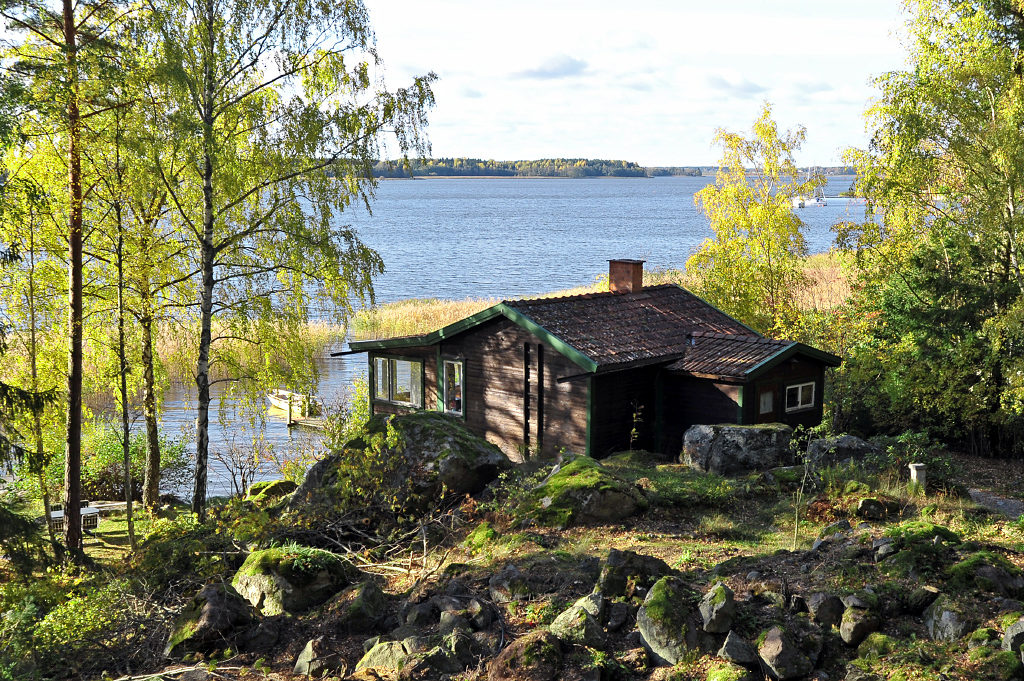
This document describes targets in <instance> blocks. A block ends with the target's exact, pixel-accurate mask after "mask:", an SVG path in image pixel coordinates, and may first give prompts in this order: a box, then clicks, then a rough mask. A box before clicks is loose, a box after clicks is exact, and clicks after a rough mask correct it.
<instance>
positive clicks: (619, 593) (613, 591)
mask: <svg viewBox="0 0 1024 681" xmlns="http://www.w3.org/2000/svg"><path fill="white" fill-rule="evenodd" d="M672 572H673V570H672V568H670V567H669V566H668V563H666V562H665V561H663V560H662V559H660V558H655V557H654V556H645V555H643V554H639V553H634V552H633V551H619V550H618V549H611V550H609V551H608V558H607V559H606V560H605V561H604V564H603V565H602V566H601V574H600V576H599V577H598V579H597V589H598V590H599V591H600V592H601V593H602V594H603V595H604V596H605V597H606V598H618V597H627V598H631V597H632V596H633V595H634V594H635V593H636V591H637V590H638V589H639V590H640V593H639V595H641V596H642V595H644V594H646V593H647V590H648V589H649V588H651V586H652V585H653V584H654V583H655V582H657V581H658V580H659V579H661V578H662V577H665V576H667V575H670V574H672Z"/></svg>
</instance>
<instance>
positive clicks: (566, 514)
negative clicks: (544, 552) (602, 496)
mask: <svg viewBox="0 0 1024 681" xmlns="http://www.w3.org/2000/svg"><path fill="white" fill-rule="evenodd" d="M593 492H618V493H620V494H623V495H625V496H628V497H630V498H631V499H632V500H633V502H634V503H635V504H636V505H637V506H638V507H639V508H641V509H646V508H647V500H646V499H645V498H644V496H643V494H641V493H640V491H639V490H638V489H637V488H636V486H635V485H633V484H630V483H629V482H627V481H626V480H623V479H622V478H620V477H618V476H616V475H614V474H612V473H611V472H610V471H609V470H608V469H606V468H605V467H604V466H602V465H601V464H599V463H598V462H597V461H595V460H594V459H591V458H590V457H585V456H581V457H578V458H576V459H573V460H572V461H571V462H569V463H568V464H567V465H565V466H563V467H562V469H561V470H559V471H558V473H556V474H555V475H553V476H551V478H550V479H548V481H547V482H545V483H544V484H543V485H541V486H540V487H538V488H537V489H536V490H534V491H533V492H532V493H531V494H530V495H529V496H528V497H527V499H526V500H525V501H524V503H523V504H522V505H520V507H519V509H517V511H516V515H518V516H520V517H523V516H529V517H533V518H534V519H536V520H537V521H538V522H540V523H542V524H545V525H557V526H560V527H567V526H568V525H570V524H572V523H573V522H574V521H575V520H576V518H577V516H578V514H579V507H580V504H581V499H584V498H586V497H588V496H589V495H590V494H592V493H593Z"/></svg>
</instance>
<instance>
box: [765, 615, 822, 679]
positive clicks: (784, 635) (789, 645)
mask: <svg viewBox="0 0 1024 681" xmlns="http://www.w3.org/2000/svg"><path fill="white" fill-rule="evenodd" d="M800 643H801V642H800V640H799V639H798V637H797V636H794V635H793V634H791V633H790V632H789V631H788V630H787V629H785V628H784V627H780V626H776V627H772V628H771V629H769V630H768V631H767V632H765V634H764V635H763V636H762V637H761V638H760V645H759V646H758V654H759V655H760V656H761V659H762V660H764V663H765V665H766V666H767V667H768V671H769V673H770V674H771V676H772V678H774V679H778V680H779V681H786V680H787V679H799V678H803V677H805V676H807V675H808V674H810V673H811V671H812V670H813V669H814V662H813V661H812V660H811V658H809V657H808V656H807V655H806V654H805V653H804V651H803V650H801V645H800Z"/></svg>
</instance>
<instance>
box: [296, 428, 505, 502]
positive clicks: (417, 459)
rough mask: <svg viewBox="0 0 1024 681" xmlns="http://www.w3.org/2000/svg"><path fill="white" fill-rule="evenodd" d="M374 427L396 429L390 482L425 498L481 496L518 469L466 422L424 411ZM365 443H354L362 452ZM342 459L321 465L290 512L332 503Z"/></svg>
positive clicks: (389, 455) (387, 453) (388, 451)
mask: <svg viewBox="0 0 1024 681" xmlns="http://www.w3.org/2000/svg"><path fill="white" fill-rule="evenodd" d="M368 428H369V429H370V431H371V433H379V434H383V433H385V432H386V431H388V429H389V428H390V433H391V434H392V437H391V442H392V443H393V444H390V445H387V446H386V447H385V449H384V451H382V452H381V453H380V456H381V457H383V458H385V459H387V460H389V461H391V462H394V466H393V467H392V469H391V471H390V472H389V475H390V477H389V479H388V484H390V485H391V487H392V488H394V489H405V488H407V486H408V485H409V484H411V485H412V488H413V491H414V492H415V494H416V495H417V496H418V497H419V498H422V499H426V500H430V501H436V499H437V498H438V497H439V496H441V495H442V494H451V495H455V496H461V495H465V494H476V493H477V492H480V491H481V490H483V488H484V487H485V486H486V485H487V484H488V483H489V482H491V481H492V480H494V479H495V478H497V477H498V474H499V473H501V472H502V471H504V470H507V469H508V468H510V467H511V466H512V462H511V461H509V459H508V457H506V456H505V455H504V454H503V453H502V452H501V450H500V449H498V448H497V447H495V446H494V445H492V444H491V443H489V442H488V441H487V440H485V439H484V438H482V437H479V436H478V435H474V434H473V433H471V432H470V431H469V430H467V429H466V426H465V424H464V423H463V422H462V421H461V419H458V418H454V417H452V416H449V415H447V414H440V413H437V412H431V411H423V412H417V413H414V414H407V415H404V416H394V417H375V418H374V419H372V420H371V422H370V424H369V426H368ZM360 444H362V443H359V442H353V443H349V446H350V447H355V448H358V446H359V445H360ZM341 457H342V455H340V454H332V455H329V456H326V457H324V458H323V459H321V460H320V461H318V462H317V463H315V464H314V465H313V466H312V467H311V468H310V469H309V471H308V472H307V473H306V478H305V480H303V482H302V485H300V486H299V488H298V489H297V490H296V491H295V493H294V494H293V495H292V499H291V501H290V502H289V508H291V509H301V508H302V507H303V506H304V505H307V504H310V503H317V502H324V503H328V504H329V503H330V502H331V500H332V492H331V490H332V489H333V488H334V487H335V486H337V485H339V484H343V483H344V482H345V481H344V480H343V479H342V478H341V476H342V475H343V474H342V473H341V470H342V468H343V467H342V466H341V461H342V458H341Z"/></svg>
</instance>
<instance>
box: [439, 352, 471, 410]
mask: <svg viewBox="0 0 1024 681" xmlns="http://www.w3.org/2000/svg"><path fill="white" fill-rule="evenodd" d="M465 398H466V363H465V362H464V361H463V360H461V359H443V360H442V361H441V399H442V408H443V409H444V412H445V413H446V414H452V415H454V416H465V414H466V402H465Z"/></svg>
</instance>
